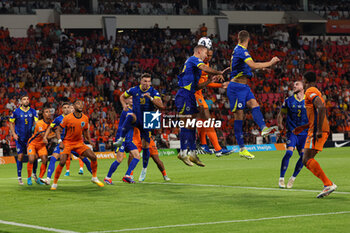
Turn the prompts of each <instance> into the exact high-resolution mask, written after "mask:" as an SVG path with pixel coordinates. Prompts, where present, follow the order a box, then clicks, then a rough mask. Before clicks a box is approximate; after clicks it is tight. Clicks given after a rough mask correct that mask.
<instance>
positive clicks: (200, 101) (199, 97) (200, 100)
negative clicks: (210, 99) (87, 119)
mask: <svg viewBox="0 0 350 233" xmlns="http://www.w3.org/2000/svg"><path fill="white" fill-rule="evenodd" d="M194 96H195V97H196V101H197V104H198V106H202V107H203V108H205V109H208V108H209V107H208V104H207V102H205V99H204V97H203V95H199V94H194Z"/></svg>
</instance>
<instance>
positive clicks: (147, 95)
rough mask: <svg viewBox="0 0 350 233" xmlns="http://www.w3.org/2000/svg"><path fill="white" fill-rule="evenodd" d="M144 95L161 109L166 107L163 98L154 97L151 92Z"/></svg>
mask: <svg viewBox="0 0 350 233" xmlns="http://www.w3.org/2000/svg"><path fill="white" fill-rule="evenodd" d="M143 96H145V97H147V98H148V99H150V100H151V102H152V103H153V104H154V105H155V106H157V108H159V109H164V108H165V107H164V104H163V101H162V99H161V98H153V97H152V96H151V95H150V94H149V93H145V94H144V95H143Z"/></svg>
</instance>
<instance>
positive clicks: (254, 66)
mask: <svg viewBox="0 0 350 233" xmlns="http://www.w3.org/2000/svg"><path fill="white" fill-rule="evenodd" d="M279 61H280V59H279V58H278V57H273V58H272V59H271V60H270V61H268V62H255V61H253V59H247V60H245V63H247V65H248V66H249V67H250V68H252V69H262V68H267V67H270V66H273V65H274V64H276V63H277V62H279Z"/></svg>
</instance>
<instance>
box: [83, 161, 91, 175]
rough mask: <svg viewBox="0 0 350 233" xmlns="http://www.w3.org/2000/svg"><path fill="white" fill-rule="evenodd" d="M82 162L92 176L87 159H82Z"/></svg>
mask: <svg viewBox="0 0 350 233" xmlns="http://www.w3.org/2000/svg"><path fill="white" fill-rule="evenodd" d="M82 161H83V162H84V163H85V166H86V168H87V169H88V171H89V172H90V173H91V174H92V170H91V163H90V161H89V160H88V158H86V157H85V158H83V159H82Z"/></svg>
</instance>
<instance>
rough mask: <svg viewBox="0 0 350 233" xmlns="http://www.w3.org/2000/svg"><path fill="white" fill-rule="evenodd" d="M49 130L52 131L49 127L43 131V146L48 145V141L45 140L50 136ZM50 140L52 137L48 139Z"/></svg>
mask: <svg viewBox="0 0 350 233" xmlns="http://www.w3.org/2000/svg"><path fill="white" fill-rule="evenodd" d="M51 129H52V127H51V126H49V127H48V128H47V130H46V131H45V134H44V137H43V142H44V143H45V144H47V143H49V141H48V140H47V139H49V134H50V132H51ZM54 137H56V135H55V136H54ZM50 138H53V137H50Z"/></svg>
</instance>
